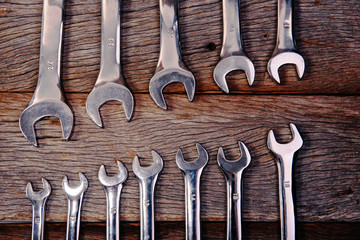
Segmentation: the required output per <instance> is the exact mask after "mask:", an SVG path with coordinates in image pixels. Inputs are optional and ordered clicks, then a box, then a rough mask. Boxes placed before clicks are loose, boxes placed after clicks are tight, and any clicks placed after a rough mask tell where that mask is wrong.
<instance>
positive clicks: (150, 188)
mask: <svg viewBox="0 0 360 240" xmlns="http://www.w3.org/2000/svg"><path fill="white" fill-rule="evenodd" d="M151 153H152V156H153V159H154V163H153V164H152V165H151V166H149V167H142V166H140V162H139V158H138V156H135V157H134V161H133V171H134V174H135V176H136V178H137V180H138V182H139V187H140V227H141V231H140V239H141V240H154V239H155V221H154V215H155V214H154V207H155V206H154V191H155V185H156V181H157V178H158V176H159V173H160V171H161V170H162V168H163V165H164V163H163V160H162V158H161V156H160V155H159V154H158V153H157V152H155V151H152V152H151Z"/></svg>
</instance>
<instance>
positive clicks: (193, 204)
mask: <svg viewBox="0 0 360 240" xmlns="http://www.w3.org/2000/svg"><path fill="white" fill-rule="evenodd" d="M196 149H197V151H198V154H199V157H198V158H197V159H196V160H195V161H192V162H187V161H185V160H184V156H183V153H182V151H181V149H179V150H178V151H177V153H176V164H177V165H178V167H179V168H180V169H181V171H182V173H183V175H184V181H185V214H186V215H185V216H186V239H187V240H200V239H201V226H200V177H201V173H202V171H203V169H204V167H205V165H206V164H207V162H208V160H209V156H208V153H207V151H206V150H205V148H203V147H202V146H201V145H200V144H198V143H197V144H196Z"/></svg>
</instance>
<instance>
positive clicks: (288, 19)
mask: <svg viewBox="0 0 360 240" xmlns="http://www.w3.org/2000/svg"><path fill="white" fill-rule="evenodd" d="M292 1H293V0H278V27H277V28H278V30H277V40H276V46H275V49H274V52H273V55H272V57H271V58H270V60H269V62H268V65H267V70H268V72H269V74H270V76H271V77H272V78H273V79H274V80H275V81H276V82H277V83H280V77H279V72H278V70H279V67H280V66H282V65H284V64H295V65H296V70H297V74H298V76H299V78H300V79H301V78H302V76H303V75H304V71H305V61H304V58H303V57H302V56H301V55H300V54H299V53H298V52H297V49H296V44H295V41H294V38H293V27H292V24H293V23H292Z"/></svg>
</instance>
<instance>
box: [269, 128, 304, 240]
mask: <svg viewBox="0 0 360 240" xmlns="http://www.w3.org/2000/svg"><path fill="white" fill-rule="evenodd" d="M290 129H291V133H292V136H293V139H292V140H291V142H289V143H286V144H280V143H278V142H277V141H276V139H275V135H274V131H273V130H270V131H269V135H268V148H269V149H270V151H271V152H272V153H273V154H274V156H275V159H276V163H277V166H278V174H279V199H280V220H281V239H282V240H294V239H295V212H294V201H293V195H292V168H293V162H294V154H295V153H296V152H297V151H298V150H299V149H300V148H301V146H302V145H303V140H302V138H301V136H300V133H299V131H298V130H297V128H296V126H295V125H294V124H292V123H291V124H290Z"/></svg>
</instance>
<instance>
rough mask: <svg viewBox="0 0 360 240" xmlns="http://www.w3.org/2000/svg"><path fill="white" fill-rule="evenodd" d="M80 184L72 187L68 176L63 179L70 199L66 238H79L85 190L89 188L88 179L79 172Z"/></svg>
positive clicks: (76, 239)
mask: <svg viewBox="0 0 360 240" xmlns="http://www.w3.org/2000/svg"><path fill="white" fill-rule="evenodd" d="M79 178H80V185H79V186H77V187H75V188H72V187H70V186H69V181H68V178H67V176H65V177H64V179H63V181H62V187H63V190H64V192H65V194H66V198H67V200H68V215H67V226H66V240H78V239H79V233H80V216H81V205H82V200H83V196H84V192H85V191H86V189H87V188H88V180H87V179H86V177H85V175H84V174H82V173H81V172H79Z"/></svg>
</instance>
